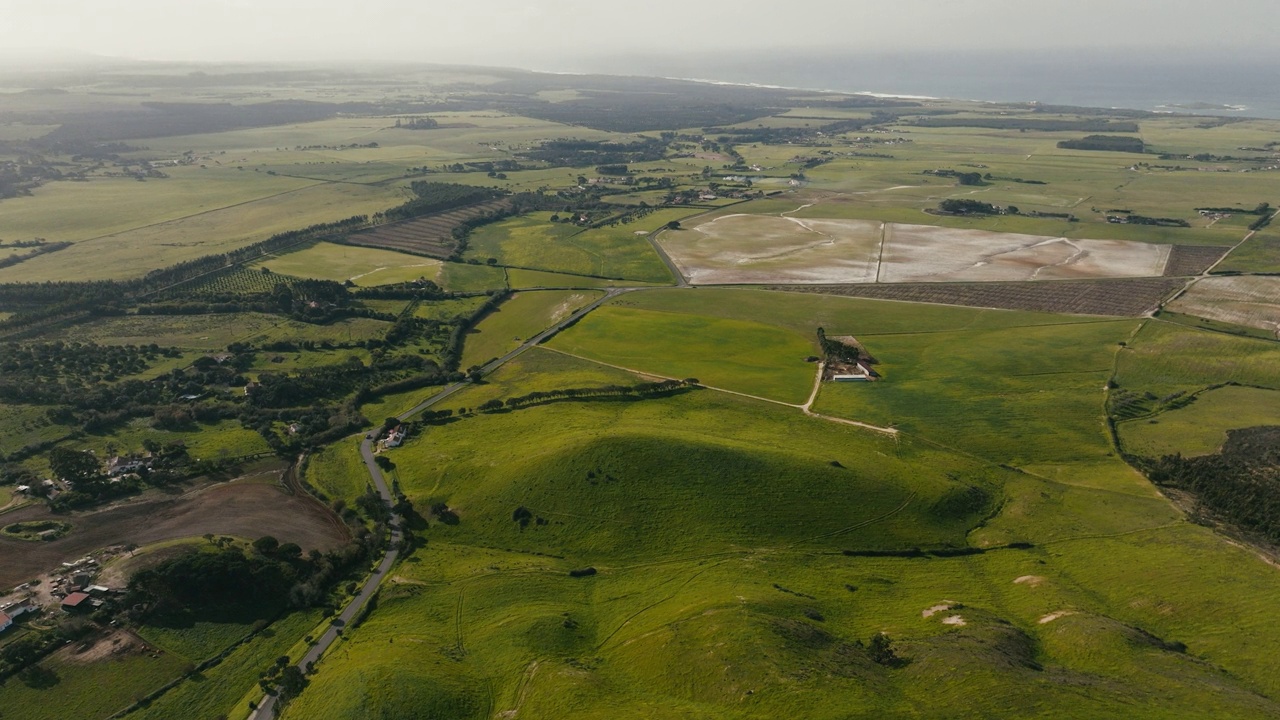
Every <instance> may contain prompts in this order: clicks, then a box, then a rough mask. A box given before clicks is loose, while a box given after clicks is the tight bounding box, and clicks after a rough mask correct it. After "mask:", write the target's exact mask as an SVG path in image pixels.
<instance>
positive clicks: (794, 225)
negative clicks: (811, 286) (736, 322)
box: [662, 215, 884, 285]
mask: <svg viewBox="0 0 1280 720" xmlns="http://www.w3.org/2000/svg"><path fill="white" fill-rule="evenodd" d="M883 227H884V226H883V224H882V223H878V222H872V221H867V220H802V219H799V218H790V217H777V216H773V215H726V216H724V217H720V218H716V219H715V220H712V221H710V222H706V223H703V224H701V225H698V226H697V227H694V228H692V230H691V231H689V232H677V233H671V232H668V233H665V234H664V235H663V236H662V244H663V246H664V247H665V248H666V250H667V252H668V253H670V255H671V257H672V259H673V260H674V261H675V263H676V265H678V266H679V268H680V272H681V273H683V274H684V276H685V277H686V278H687V279H688V280H689V282H691V283H694V284H708V285H716V284H732V283H765V282H793V283H832V282H851V283H852V282H875V279H876V258H877V256H878V255H879V252H880V238H881V233H882V232H883Z"/></svg>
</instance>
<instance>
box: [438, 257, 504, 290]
mask: <svg viewBox="0 0 1280 720" xmlns="http://www.w3.org/2000/svg"><path fill="white" fill-rule="evenodd" d="M436 282H438V283H439V284H440V287H442V288H444V289H445V290H448V291H450V292H484V291H486V290H501V289H502V288H505V287H506V286H507V277H506V275H505V274H504V273H503V270H502V268H499V267H489V266H488V265H470V264H467V263H453V262H446V263H445V264H443V265H442V266H440V273H439V274H438V275H437V276H436Z"/></svg>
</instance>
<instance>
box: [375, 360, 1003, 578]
mask: <svg viewBox="0 0 1280 720" xmlns="http://www.w3.org/2000/svg"><path fill="white" fill-rule="evenodd" d="M566 370H567V371H568V372H569V373H571V374H573V375H575V376H576V375H579V374H581V373H582V372H583V371H582V370H580V369H577V368H566ZM551 427H554V428H555V429H556V431H555V432H554V433H547V432H546V429H547V428H551ZM602 428H608V431H607V432H604V431H602ZM495 438H501V441H500V442H498V441H495ZM390 456H391V458H392V459H393V460H394V461H395V463H396V465H397V466H398V469H397V474H398V477H399V482H400V487H401V489H402V490H403V491H404V492H405V493H406V494H407V495H408V496H409V497H410V498H411V499H412V500H413V501H414V502H415V504H416V505H418V506H420V507H422V506H426V505H429V504H432V503H435V502H446V503H447V504H448V505H449V507H450V508H452V509H453V510H454V511H455V512H456V513H457V514H458V515H459V517H460V518H461V521H460V522H459V523H458V524H457V525H447V524H441V525H438V526H436V528H437V530H438V532H435V533H433V536H432V537H433V538H438V539H440V540H442V541H449V542H459V543H467V544H496V546H498V547H506V548H512V549H519V550H528V551H539V552H550V553H552V554H556V555H565V556H566V557H567V558H568V559H569V560H568V562H581V563H588V564H590V563H605V564H607V565H610V566H615V565H617V564H619V563H622V564H627V563H629V562H641V561H645V560H659V559H664V558H668V557H670V556H671V554H672V553H685V554H703V553H711V552H715V551H717V550H731V549H733V548H734V547H737V546H739V545H741V544H750V545H763V546H778V547H782V546H789V545H792V544H796V543H802V544H805V545H806V547H809V546H812V547H818V548H821V547H827V548H832V547H834V548H836V549H839V548H842V547H850V546H852V547H872V548H875V547H903V546H904V545H903V544H904V543H907V544H910V543H912V542H919V543H924V544H929V545H938V544H947V543H963V538H964V535H965V532H967V529H968V528H969V527H970V525H968V524H967V523H969V522H976V520H977V518H979V517H980V516H981V513H982V512H983V508H985V507H986V503H984V502H978V503H976V506H975V507H968V506H965V507H956V508H951V507H950V506H947V507H948V509H946V510H943V509H941V508H942V506H935V503H936V502H938V501H939V500H940V499H941V498H943V497H944V496H948V495H950V494H951V493H954V492H964V491H966V490H967V489H968V487H970V486H972V485H976V486H978V487H984V488H986V490H987V492H988V493H991V492H998V489H997V488H998V486H997V485H995V484H994V483H997V482H998V481H999V480H1000V479H1001V478H1003V477H1004V475H1005V472H1004V471H1002V470H999V469H998V468H995V467H994V466H992V465H987V464H983V463H980V462H976V461H971V460H965V459H962V458H960V457H958V456H955V455H953V454H950V453H947V452H944V451H940V450H935V449H932V448H930V447H929V446H927V445H924V444H921V443H917V442H912V441H906V442H903V443H895V442H894V441H893V440H892V439H890V438H885V437H882V436H879V435H876V434H874V433H868V432H866V431H864V430H861V429H857V428H852V427H849V426H845V425H840V424H836V423H830V422H826V421H823V420H819V419H815V418H810V417H807V416H805V415H803V414H801V413H799V412H797V411H795V410H792V409H790V408H784V407H778V406H774V405H769V404H766V403H761V402H759V401H753V400H748V399H745V398H737V397H734V396H731V395H727V394H725V393H718V392H715V391H711V390H692V391H689V392H687V393H684V394H682V395H679V396H676V397H673V398H667V399H660V400H647V401H632V402H616V401H607V400H606V401H585V402H563V403H551V404H546V405H541V406H537V407H532V408H527V409H521V410H516V411H512V412H505V413H496V414H479V415H474V416H471V417H467V418H464V419H462V420H459V421H457V422H452V423H447V424H441V425H432V426H426V427H424V428H423V430H422V431H421V432H419V433H418V434H417V435H416V436H415V437H414V438H413V439H411V440H410V441H409V442H408V443H406V444H405V445H404V446H403V447H401V448H399V449H396V450H393V451H391V452H390ZM924 468H929V469H928V470H924ZM948 473H951V474H950V475H948ZM517 478H519V481H518V482H513V481H514V480H515V479H517ZM904 503H905V506H904ZM520 505H524V506H527V507H528V508H530V509H531V511H533V512H535V513H537V514H538V515H540V516H542V517H544V518H546V519H547V520H549V524H545V525H537V524H530V526H529V527H528V528H523V529H522V528H521V526H520V524H519V523H516V522H513V521H512V511H513V510H515V509H516V508H517V507H518V506H520ZM899 512H900V513H902V516H901V517H900V518H899V519H897V520H895V521H893V522H884V523H872V525H873V527H872V528H871V529H869V530H867V531H866V532H857V531H855V530H856V529H855V526H859V527H860V526H861V524H862V523H864V522H868V521H872V520H874V519H875V518H880V517H882V516H885V515H886V514H889V515H895V514H897V513H899ZM675 528H679V531H678V532H671V530H674V529H675ZM911 538H914V539H911ZM566 569H567V568H566Z"/></svg>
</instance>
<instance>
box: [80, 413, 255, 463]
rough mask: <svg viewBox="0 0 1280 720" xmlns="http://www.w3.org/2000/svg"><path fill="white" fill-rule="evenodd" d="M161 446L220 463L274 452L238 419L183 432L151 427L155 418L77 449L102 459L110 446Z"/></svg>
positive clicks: (90, 437)
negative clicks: (175, 445)
mask: <svg viewBox="0 0 1280 720" xmlns="http://www.w3.org/2000/svg"><path fill="white" fill-rule="evenodd" d="M147 440H154V441H156V442H159V443H161V444H170V443H175V442H181V443H182V444H184V445H186V447H187V453H188V454H190V455H191V457H193V458H201V459H204V460H217V459H219V458H233V457H241V456H244V455H254V454H256V453H265V452H270V451H271V446H269V445H267V441H266V440H264V439H263V438H262V436H261V435H260V434H258V433H257V432H256V431H254V430H249V429H247V428H244V427H241V425H240V422H239V421H238V420H222V421H219V422H215V423H195V424H193V425H192V426H191V427H190V428H185V429H183V430H161V429H159V428H155V427H152V426H151V418H139V419H136V420H132V421H130V422H128V423H127V424H125V425H123V426H122V427H120V428H118V429H116V430H113V431H112V432H111V433H109V434H104V435H96V434H86V435H85V436H84V437H81V438H78V439H77V440H76V441H75V442H74V448H75V449H77V450H85V449H90V450H93V451H95V452H96V453H97V454H98V456H99V457H108V456H110V455H111V454H113V453H110V452H108V446H111V447H114V448H116V451H117V452H122V453H124V452H140V451H141V450H142V444H143V442H145V441H147Z"/></svg>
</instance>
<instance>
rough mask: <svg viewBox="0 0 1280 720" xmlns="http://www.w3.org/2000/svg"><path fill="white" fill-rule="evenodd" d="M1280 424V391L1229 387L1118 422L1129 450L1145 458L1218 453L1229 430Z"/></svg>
mask: <svg viewBox="0 0 1280 720" xmlns="http://www.w3.org/2000/svg"><path fill="white" fill-rule="evenodd" d="M1263 425H1280V391H1276V390H1264V389H1260V388H1251V387H1237V386H1228V387H1223V388H1218V389H1216V390H1209V391H1207V392H1203V393H1200V394H1199V395H1197V396H1196V398H1195V401H1194V402H1192V403H1191V404H1190V405H1188V406H1186V407H1181V408H1178V409H1176V410H1170V411H1168V412H1164V413H1160V414H1159V415H1157V416H1155V417H1153V418H1138V419H1135V420H1130V421H1128V422H1122V423H1119V424H1118V427H1117V429H1118V430H1119V433H1120V439H1121V440H1122V441H1123V442H1124V447H1125V450H1127V451H1128V452H1131V453H1134V454H1135V455H1142V456H1145V457H1152V458H1158V457H1160V456H1162V455H1174V454H1177V453H1181V454H1182V455H1186V456H1188V457H1190V456H1195V455H1209V454H1211V453H1215V452H1217V451H1218V450H1219V449H1220V448H1221V447H1222V444H1223V443H1224V442H1226V441H1227V431H1228V430H1238V429H1242V428H1251V427H1259V426H1263Z"/></svg>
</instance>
